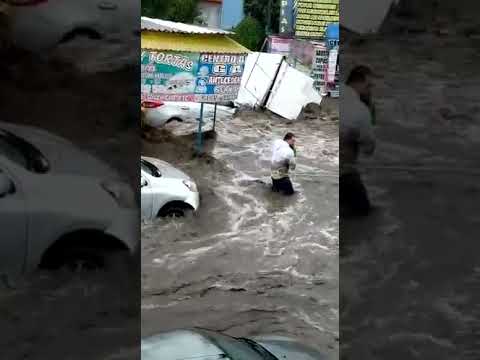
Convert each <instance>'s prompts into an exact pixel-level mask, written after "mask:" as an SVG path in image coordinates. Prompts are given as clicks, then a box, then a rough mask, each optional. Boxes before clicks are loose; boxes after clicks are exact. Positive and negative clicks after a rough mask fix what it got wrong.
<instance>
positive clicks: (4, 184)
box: [0, 172, 15, 198]
mask: <svg viewBox="0 0 480 360" xmlns="http://www.w3.org/2000/svg"><path fill="white" fill-rule="evenodd" d="M14 189H15V186H14V185H13V182H12V180H10V178H9V177H8V176H7V175H6V174H4V173H1V172H0V198H2V197H5V196H7V195H8V194H11V193H12V192H13V191H14Z"/></svg>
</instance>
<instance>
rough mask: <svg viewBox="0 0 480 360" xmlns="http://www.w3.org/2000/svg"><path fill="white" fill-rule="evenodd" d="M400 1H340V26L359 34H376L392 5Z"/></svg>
mask: <svg viewBox="0 0 480 360" xmlns="http://www.w3.org/2000/svg"><path fill="white" fill-rule="evenodd" d="M399 2H400V0H362V1H358V0H342V1H340V14H341V16H340V25H342V26H343V27H345V28H346V29H348V30H351V31H353V32H356V33H359V34H367V33H372V32H377V31H378V29H379V28H380V26H381V25H382V23H383V21H384V20H385V17H386V16H387V14H388V11H389V10H390V8H391V7H392V5H397V4H398V3H399Z"/></svg>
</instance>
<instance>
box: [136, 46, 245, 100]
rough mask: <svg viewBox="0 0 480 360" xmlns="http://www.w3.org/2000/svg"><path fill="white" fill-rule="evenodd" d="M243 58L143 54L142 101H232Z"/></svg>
mask: <svg viewBox="0 0 480 360" xmlns="http://www.w3.org/2000/svg"><path fill="white" fill-rule="evenodd" d="M245 58H246V55H244V54H200V53H190V52H175V51H147V50H143V51H142V54H141V67H142V69H141V93H142V101H144V100H157V101H158V100H160V101H187V102H209V103H216V102H225V101H233V100H235V99H236V97H237V94H238V90H239V88H240V82H241V79H242V74H243V69H244V66H245Z"/></svg>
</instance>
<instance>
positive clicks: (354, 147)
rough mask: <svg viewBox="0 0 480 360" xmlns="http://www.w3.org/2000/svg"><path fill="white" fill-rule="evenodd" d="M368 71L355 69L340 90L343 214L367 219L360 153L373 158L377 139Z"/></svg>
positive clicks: (368, 201) (371, 74) (367, 209)
mask: <svg viewBox="0 0 480 360" xmlns="http://www.w3.org/2000/svg"><path fill="white" fill-rule="evenodd" d="M372 76H373V73H372V72H371V70H370V69H369V68H368V67H365V66H357V67H356V68H354V69H353V70H352V71H351V73H350V75H349V77H348V79H347V81H346V83H345V85H343V86H342V88H341V89H340V91H341V97H340V109H341V115H340V213H341V216H346V215H354V216H355V215H356V216H365V215H368V214H369V213H370V210H371V204H370V200H369V198H368V193H367V189H366V188H365V186H364V185H363V182H362V179H361V177H360V174H359V172H358V170H357V167H356V164H357V159H358V155H359V153H360V152H361V153H363V154H364V155H367V156H368V155H372V154H373V152H374V151H375V136H374V133H373V124H372V123H373V121H372V111H371V109H372V108H371V107H370V108H369V106H371V104H372V102H371V88H372V86H373V84H372V82H371V79H370V78H371V77H372Z"/></svg>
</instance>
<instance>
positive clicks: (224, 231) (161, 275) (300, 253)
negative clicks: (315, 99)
mask: <svg viewBox="0 0 480 360" xmlns="http://www.w3.org/2000/svg"><path fill="white" fill-rule="evenodd" d="M209 126H210V127H211V124H208V125H207V128H208V127H209ZM193 130H194V125H192V124H181V125H179V124H169V125H167V130H166V131H161V132H160V133H159V134H155V135H154V136H153V137H152V138H150V139H149V140H145V141H144V142H143V150H142V153H143V155H145V156H153V157H157V158H160V159H163V160H166V161H168V162H170V163H172V164H174V165H175V166H177V167H178V168H180V169H182V170H184V171H185V172H186V173H187V174H189V175H190V176H191V177H192V178H193V179H194V180H195V181H196V182H197V184H198V185H199V189H200V193H201V197H202V198H201V207H200V209H199V211H198V212H197V213H196V214H195V215H194V216H191V217H188V218H185V219H180V220H177V219H174V220H164V219H157V220H155V221H153V222H145V223H144V224H143V225H142V334H143V335H149V334H152V333H155V332H157V331H162V330H168V329H172V328H178V327H191V326H201V327H207V328H211V329H215V330H221V331H226V332H227V333H229V334H232V335H241V336H250V337H251V336H255V335H259V334H278V335H287V336H290V337H294V338H297V339H298V340H300V341H302V342H304V343H307V344H310V345H312V346H314V347H316V348H319V349H320V350H323V351H324V352H327V353H330V354H331V355H332V358H338V343H337V341H338V248H339V244H338V125H337V123H335V122H332V121H328V120H325V119H323V120H321V119H314V120H312V119H310V120H304V121H298V122H293V123H286V122H284V121H283V120H281V119H278V118H276V117H274V116H270V115H266V114H262V113H254V112H242V113H241V114H239V115H237V116H235V118H233V119H232V118H230V117H229V116H228V114H223V115H220V119H219V121H217V125H216V135H212V134H211V133H209V134H207V135H212V136H211V138H210V139H209V140H207V144H206V149H207V151H208V153H207V155H205V156H203V157H200V158H198V157H192V146H193V144H194V142H193V136H192V135H188V134H189V133H190V134H191V132H192V131H193ZM288 131H291V132H293V133H294V134H295V135H296V136H297V138H298V140H297V141H298V146H297V148H298V166H297V170H296V171H295V174H294V175H293V176H292V178H293V183H294V187H295V188H296V190H297V191H298V193H297V194H296V195H294V197H292V198H286V197H283V196H281V195H279V194H274V193H272V192H271V190H270V178H269V164H270V163H269V159H270V156H271V145H272V142H273V140H275V139H277V138H281V137H283V135H284V134H285V133H286V132H288Z"/></svg>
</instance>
